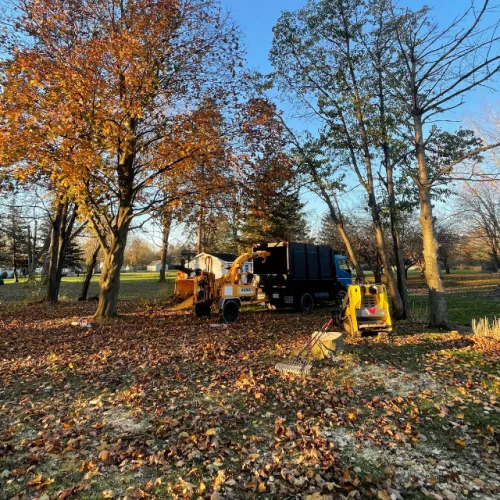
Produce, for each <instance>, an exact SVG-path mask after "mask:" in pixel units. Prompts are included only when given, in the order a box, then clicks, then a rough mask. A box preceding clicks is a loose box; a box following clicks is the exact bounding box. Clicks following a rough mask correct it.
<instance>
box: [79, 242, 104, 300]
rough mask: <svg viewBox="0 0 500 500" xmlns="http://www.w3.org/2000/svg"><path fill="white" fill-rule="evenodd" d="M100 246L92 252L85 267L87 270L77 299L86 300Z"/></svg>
mask: <svg viewBox="0 0 500 500" xmlns="http://www.w3.org/2000/svg"><path fill="white" fill-rule="evenodd" d="M99 250H100V248H99V247H97V248H96V249H95V250H94V253H93V254H92V257H91V259H90V262H89V264H88V267H87V272H86V274H85V281H84V282H83V285H82V292H81V293H80V297H79V298H78V300H87V295H88V294H89V288H90V282H91V281H92V276H93V275H94V269H95V266H96V264H97V256H98V255H99Z"/></svg>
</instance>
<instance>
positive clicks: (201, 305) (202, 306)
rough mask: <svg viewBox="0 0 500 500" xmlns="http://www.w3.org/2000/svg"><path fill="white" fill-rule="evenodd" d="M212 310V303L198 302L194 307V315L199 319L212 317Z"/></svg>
mask: <svg viewBox="0 0 500 500" xmlns="http://www.w3.org/2000/svg"><path fill="white" fill-rule="evenodd" d="M211 308H212V303H211V302H210V301H207V302H197V303H196V305H195V306H194V313H195V314H196V316H198V318H203V317H204V316H210V309H211Z"/></svg>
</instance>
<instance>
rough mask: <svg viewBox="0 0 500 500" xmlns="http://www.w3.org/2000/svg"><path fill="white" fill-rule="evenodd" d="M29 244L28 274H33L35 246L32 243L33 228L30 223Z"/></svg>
mask: <svg viewBox="0 0 500 500" xmlns="http://www.w3.org/2000/svg"><path fill="white" fill-rule="evenodd" d="M27 244H28V248H27V250H28V275H31V268H32V267H33V260H34V255H33V247H32V245H31V229H30V226H29V225H28V234H27Z"/></svg>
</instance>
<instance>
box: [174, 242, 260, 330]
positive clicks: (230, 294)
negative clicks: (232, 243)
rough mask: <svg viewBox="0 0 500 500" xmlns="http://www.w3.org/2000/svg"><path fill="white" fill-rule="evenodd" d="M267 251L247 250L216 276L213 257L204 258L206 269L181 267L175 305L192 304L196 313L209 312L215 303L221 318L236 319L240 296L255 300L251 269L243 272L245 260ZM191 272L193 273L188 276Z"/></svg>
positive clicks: (184, 305)
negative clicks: (178, 301)
mask: <svg viewBox="0 0 500 500" xmlns="http://www.w3.org/2000/svg"><path fill="white" fill-rule="evenodd" d="M269 255H270V253H269V252H266V251H256V252H249V253H244V254H242V255H240V256H239V257H238V258H237V259H236V260H235V261H234V262H233V265H232V266H231V269H230V270H229V272H228V273H227V274H226V275H224V276H222V277H221V278H218V279H216V278H215V275H214V273H213V272H212V259H211V257H207V258H206V260H205V270H197V271H190V270H188V269H185V268H184V269H182V270H181V271H179V272H178V273H177V280H176V281H175V290H174V297H175V298H176V299H177V300H182V302H181V303H179V304H177V305H176V306H175V307H174V309H175V310H181V309H189V308H191V307H193V306H194V311H195V313H196V315H197V316H200V317H201V316H209V315H210V312H211V309H212V306H213V305H214V304H215V306H216V307H217V309H218V310H219V312H220V313H221V316H222V318H223V319H224V320H225V321H226V322H228V323H233V322H234V321H236V320H237V319H238V316H239V311H240V307H241V301H242V300H245V299H247V300H255V299H256V297H257V289H256V287H255V285H254V284H253V282H252V281H253V276H252V275H251V273H246V272H242V270H241V266H242V264H243V263H244V262H247V261H249V260H253V259H256V258H261V259H264V260H265V259H267V257H268V256H269ZM191 273H194V276H190V274H191Z"/></svg>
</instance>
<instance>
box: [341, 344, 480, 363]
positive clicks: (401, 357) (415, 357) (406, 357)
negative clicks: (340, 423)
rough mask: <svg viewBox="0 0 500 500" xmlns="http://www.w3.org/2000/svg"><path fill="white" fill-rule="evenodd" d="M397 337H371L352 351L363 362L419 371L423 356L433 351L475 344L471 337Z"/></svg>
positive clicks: (351, 348) (353, 347) (456, 348)
mask: <svg viewBox="0 0 500 500" xmlns="http://www.w3.org/2000/svg"><path fill="white" fill-rule="evenodd" d="M409 337H412V336H405V337H395V338H390V339H389V340H388V341H387V342H384V343H381V342H373V341H372V342H370V340H371V339H365V340H363V341H360V342H358V343H357V344H356V345H355V346H352V345H351V346H350V349H349V350H350V351H351V352H353V353H355V354H356V355H357V357H358V358H359V360H360V361H361V362H370V363H382V364H387V365H392V366H395V367H396V368H404V369H405V370H408V371H419V370H421V368H422V358H423V357H424V356H426V355H428V354H431V353H437V352H439V351H442V350H460V349H464V348H467V347H470V346H472V345H474V342H473V341H472V340H471V339H469V338H466V337H464V338H458V339H457V338H453V339H448V340H447V339H443V338H442V337H440V338H439V339H436V340H434V339H429V338H428V337H422V338H420V339H419V338H415V339H413V338H412V339H411V341H410V343H408V338H409ZM398 339H404V340H405V343H404V344H400V343H399V342H398Z"/></svg>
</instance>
